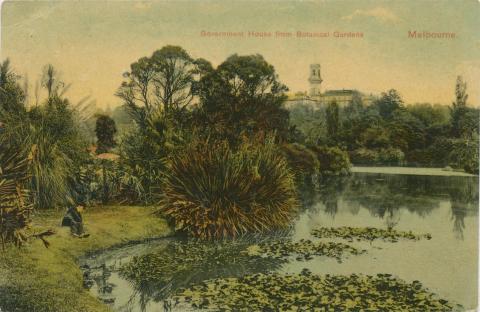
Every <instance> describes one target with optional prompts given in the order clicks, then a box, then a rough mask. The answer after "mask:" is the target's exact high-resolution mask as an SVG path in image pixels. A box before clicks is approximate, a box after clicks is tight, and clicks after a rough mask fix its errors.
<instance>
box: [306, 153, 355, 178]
mask: <svg viewBox="0 0 480 312" xmlns="http://www.w3.org/2000/svg"><path fill="white" fill-rule="evenodd" d="M311 149H312V151H313V152H314V153H315V154H316V155H317V158H318V160H319V162H320V173H321V174H324V175H339V174H347V173H348V172H349V170H350V159H349V157H348V154H347V152H345V151H342V150H341V149H340V148H338V147H325V146H313V147H311Z"/></svg>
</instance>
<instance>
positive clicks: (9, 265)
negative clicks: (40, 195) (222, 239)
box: [0, 206, 170, 312]
mask: <svg viewBox="0 0 480 312" xmlns="http://www.w3.org/2000/svg"><path fill="white" fill-rule="evenodd" d="M152 212H153V208H145V207H126V206H115V207H114V206H108V207H98V208H92V209H88V210H87V211H86V212H85V213H84V222H85V226H86V230H87V231H88V232H89V233H90V237H88V238H84V239H78V238H74V237H72V236H71V235H70V233H69V230H68V228H62V227H59V224H60V221H61V218H62V212H54V211H52V212H43V213H40V214H37V215H35V216H34V217H33V225H34V228H35V229H38V230H40V229H46V228H52V229H54V230H55V231H56V234H55V235H53V236H50V237H49V238H48V241H49V242H50V244H51V245H50V247H49V248H48V249H47V248H45V247H44V245H43V243H42V242H41V241H40V240H34V241H32V242H31V243H30V244H28V245H27V246H25V247H22V248H21V249H17V248H15V247H8V248H7V249H6V250H5V251H1V250H0V311H2V312H3V311H7V312H13V311H32V312H37V311H38V312H40V311H42V312H43V311H55V312H63V311H65V312H67V311H82V312H83V311H85V312H87V311H88V312H93V311H108V310H109V309H108V308H107V307H106V306H105V305H103V304H102V303H101V302H100V301H99V300H97V299H96V298H94V297H92V296H91V295H90V294H89V293H88V291H87V290H85V289H84V288H83V285H82V273H81V270H80V269H79V267H78V265H77V262H76V259H77V258H78V257H79V256H81V255H83V254H85V253H86V252H89V251H94V250H99V249H104V248H108V247H112V246H115V245H119V244H123V243H126V242H128V241H132V240H144V239H148V238H154V237H162V236H166V235H168V234H170V231H169V229H168V226H167V223H166V221H165V220H163V219H161V218H158V217H155V216H152V215H151V214H152Z"/></svg>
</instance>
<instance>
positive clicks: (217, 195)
mask: <svg viewBox="0 0 480 312" xmlns="http://www.w3.org/2000/svg"><path fill="white" fill-rule="evenodd" d="M160 207H161V208H160V212H162V213H163V214H164V215H166V216H168V217H171V218H174V220H175V222H176V227H177V228H178V229H179V230H182V231H185V232H187V233H188V234H190V235H192V236H196V237H200V238H221V237H227V236H238V235H242V234H246V233H249V232H265V231H270V230H274V229H276V228H282V227H285V226H287V225H288V224H289V222H290V220H291V217H292V214H293V213H294V212H295V210H296V207H297V201H296V194H295V186H294V181H293V174H292V173H291V172H290V169H289V168H288V165H287V163H286V161H285V160H284V159H283V158H282V157H281V156H280V155H278V153H277V150H276V148H275V147H274V146H273V145H272V144H271V143H269V144H267V145H265V146H258V145H243V146H242V147H241V148H240V149H239V150H238V151H232V150H230V148H229V147H228V144H226V143H225V142H223V143H222V142H220V143H216V144H208V143H198V144H192V145H189V146H188V147H187V148H186V149H185V150H184V151H183V152H182V153H179V154H178V155H177V156H176V157H175V158H173V159H172V161H171V164H170V170H169V173H168V174H167V177H166V181H165V185H164V195H163V199H162V200H161V202H160Z"/></svg>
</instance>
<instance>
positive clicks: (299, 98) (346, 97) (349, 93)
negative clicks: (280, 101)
mask: <svg viewBox="0 0 480 312" xmlns="http://www.w3.org/2000/svg"><path fill="white" fill-rule="evenodd" d="M322 81H323V80H322V77H321V74H320V64H311V65H310V78H309V79H308V82H309V83H310V90H309V91H308V93H307V92H297V93H295V94H293V95H289V96H288V99H287V101H286V102H285V107H286V108H291V107H293V106H296V105H308V106H311V107H312V108H313V109H320V108H321V107H325V106H326V105H327V104H328V103H331V102H333V101H336V102H337V104H338V105H339V106H340V107H343V106H346V105H348V104H349V103H350V102H351V101H352V100H353V98H354V97H358V98H359V99H361V100H362V102H363V104H364V105H369V104H371V103H372V102H373V100H374V97H373V95H371V94H370V95H365V94H363V93H362V92H360V91H358V90H353V89H341V90H326V91H325V92H323V93H322V92H321V88H320V87H321V84H322Z"/></svg>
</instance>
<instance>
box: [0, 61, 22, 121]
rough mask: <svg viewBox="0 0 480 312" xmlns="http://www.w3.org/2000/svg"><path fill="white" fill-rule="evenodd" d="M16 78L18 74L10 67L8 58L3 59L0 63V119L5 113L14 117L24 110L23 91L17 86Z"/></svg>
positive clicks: (3, 117)
mask: <svg viewBox="0 0 480 312" xmlns="http://www.w3.org/2000/svg"><path fill="white" fill-rule="evenodd" d="M18 79H19V76H17V75H16V74H15V73H14V72H12V70H11V68H10V60H9V59H6V60H5V61H3V63H1V64H0V120H1V119H5V118H6V116H5V115H6V114H10V115H13V116H10V117H15V115H20V114H22V113H25V112H26V109H25V105H24V102H25V93H24V92H23V90H22V88H21V87H20V86H19V84H18ZM18 117H21V116H18ZM4 122H5V120H4Z"/></svg>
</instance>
